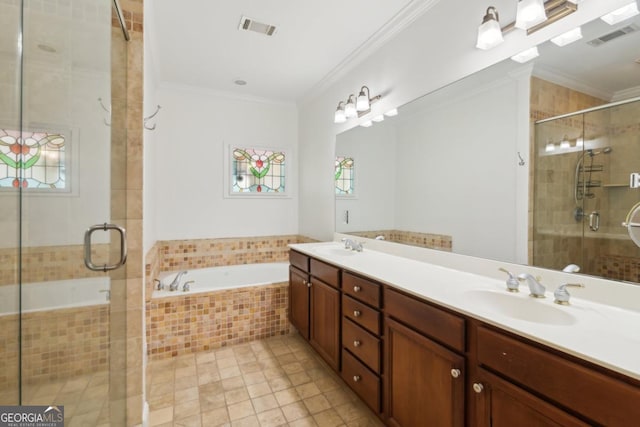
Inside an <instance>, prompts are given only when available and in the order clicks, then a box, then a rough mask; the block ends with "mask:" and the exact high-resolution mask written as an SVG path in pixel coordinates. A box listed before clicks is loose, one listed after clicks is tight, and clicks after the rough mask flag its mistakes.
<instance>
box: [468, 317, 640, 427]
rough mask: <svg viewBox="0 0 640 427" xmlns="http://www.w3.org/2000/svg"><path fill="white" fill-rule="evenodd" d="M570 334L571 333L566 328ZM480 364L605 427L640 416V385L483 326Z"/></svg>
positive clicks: (628, 421) (480, 331) (630, 420)
mask: <svg viewBox="0 0 640 427" xmlns="http://www.w3.org/2000/svg"><path fill="white" fill-rule="evenodd" d="M567 333H570V331H568V332H567ZM477 335H478V336H477V346H478V351H477V355H478V356H477V357H478V363H479V364H481V365H483V366H485V367H487V368H489V369H491V370H493V371H495V372H498V373H500V374H501V375H503V376H505V377H507V378H510V379H511V380H512V381H514V382H516V383H519V384H521V385H522V386H523V387H524V388H527V389H529V390H533V391H534V392H537V393H539V394H541V395H543V396H545V397H546V398H547V399H550V400H551V401H553V402H555V403H557V404H559V405H563V406H565V407H568V408H571V409H572V410H574V411H575V412H578V413H580V414H582V415H583V416H585V417H587V418H589V419H591V420H593V421H594V422H596V423H598V424H602V425H607V426H627V425H631V424H633V423H636V422H637V421H638V420H639V419H640V405H639V404H638V402H640V387H634V386H633V385H631V384H628V383H626V382H623V381H620V380H618V379H616V378H614V377H611V376H608V375H606V374H604V373H602V372H599V371H597V370H594V369H590V368H588V367H586V366H583V365H581V364H578V363H575V362H573V361H571V360H568V359H565V358H563V357H562V356H560V355H557V354H555V353H552V352H550V351H545V350H544V349H541V348H538V347H536V346H534V345H531V344H529V343H527V342H524V341H521V340H520V339H516V338H512V337H510V336H507V335H504V334H502V333H500V332H497V331H494V330H492V329H489V328H486V327H483V326H479V327H478V334H477Z"/></svg>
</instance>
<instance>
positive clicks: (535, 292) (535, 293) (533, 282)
mask: <svg viewBox="0 0 640 427" xmlns="http://www.w3.org/2000/svg"><path fill="white" fill-rule="evenodd" d="M518 280H520V281H525V280H526V281H527V284H528V285H529V292H530V293H529V295H530V296H532V297H534V298H544V291H546V290H547V288H545V287H544V286H543V285H542V284H541V283H540V277H533V276H532V275H531V274H529V273H522V274H520V275H518Z"/></svg>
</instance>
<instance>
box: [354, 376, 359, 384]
mask: <svg viewBox="0 0 640 427" xmlns="http://www.w3.org/2000/svg"><path fill="white" fill-rule="evenodd" d="M353 381H354V382H356V383H357V382H359V381H360V375H354V376H353Z"/></svg>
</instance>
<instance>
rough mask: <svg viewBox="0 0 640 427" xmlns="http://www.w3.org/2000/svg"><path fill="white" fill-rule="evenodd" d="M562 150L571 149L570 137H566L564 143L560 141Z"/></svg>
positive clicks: (563, 139)
mask: <svg viewBox="0 0 640 427" xmlns="http://www.w3.org/2000/svg"><path fill="white" fill-rule="evenodd" d="M560 148H562V149H566V148H571V143H570V142H569V137H568V136H567V135H565V136H564V137H563V138H562V141H560Z"/></svg>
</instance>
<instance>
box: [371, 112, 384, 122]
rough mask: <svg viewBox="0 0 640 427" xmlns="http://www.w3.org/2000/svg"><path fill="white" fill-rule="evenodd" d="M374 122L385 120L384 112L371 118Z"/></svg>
mask: <svg viewBox="0 0 640 427" xmlns="http://www.w3.org/2000/svg"><path fill="white" fill-rule="evenodd" d="M371 120H373V121H374V122H376V123H378V122H381V121H383V120H384V114H378V115H377V116H375V117H373V118H371Z"/></svg>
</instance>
